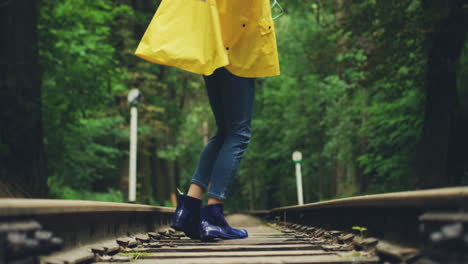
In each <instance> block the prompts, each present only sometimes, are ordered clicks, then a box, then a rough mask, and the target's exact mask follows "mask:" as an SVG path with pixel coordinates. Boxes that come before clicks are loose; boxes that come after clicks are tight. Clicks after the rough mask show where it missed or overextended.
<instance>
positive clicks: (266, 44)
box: [258, 19, 276, 54]
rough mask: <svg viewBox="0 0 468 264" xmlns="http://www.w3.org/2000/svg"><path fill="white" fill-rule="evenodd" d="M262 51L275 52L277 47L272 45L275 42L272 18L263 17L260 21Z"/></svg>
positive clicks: (266, 52)
mask: <svg viewBox="0 0 468 264" xmlns="http://www.w3.org/2000/svg"><path fill="white" fill-rule="evenodd" d="M258 24H259V31H260V41H261V47H262V48H261V51H262V53H263V54H271V53H273V52H275V50H276V47H274V46H273V45H271V43H272V42H274V41H275V40H274V34H273V32H274V25H273V20H271V19H261V20H260V21H259V22H258Z"/></svg>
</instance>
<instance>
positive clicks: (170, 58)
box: [135, 0, 229, 75]
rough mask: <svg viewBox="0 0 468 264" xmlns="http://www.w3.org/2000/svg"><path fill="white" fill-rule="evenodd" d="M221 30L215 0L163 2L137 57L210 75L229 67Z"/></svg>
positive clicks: (145, 35)
mask: <svg viewBox="0 0 468 264" xmlns="http://www.w3.org/2000/svg"><path fill="white" fill-rule="evenodd" d="M220 28H221V26H220V22H219V17H218V10H217V4H216V0H163V1H162V3H161V5H160V6H159V8H158V10H157V12H156V14H155V15H154V17H153V19H152V20H151V22H150V25H149V26H148V29H147V30H146V32H145V34H144V36H143V38H142V40H141V41H140V44H139V45H138V48H137V50H136V52H135V55H137V56H138V57H141V58H143V59H145V60H148V61H150V62H153V63H157V64H162V65H168V66H174V67H178V68H181V69H183V70H186V71H189V72H193V73H197V74H204V75H211V74H212V73H213V72H214V70H216V69H217V68H219V67H223V66H226V65H228V64H229V59H228V55H227V52H226V50H225V47H224V45H223V40H222V35H221V29H220Z"/></svg>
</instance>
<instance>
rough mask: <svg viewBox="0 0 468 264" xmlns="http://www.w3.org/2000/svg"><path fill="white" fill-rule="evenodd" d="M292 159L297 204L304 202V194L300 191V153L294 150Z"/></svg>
mask: <svg viewBox="0 0 468 264" xmlns="http://www.w3.org/2000/svg"><path fill="white" fill-rule="evenodd" d="M293 161H294V163H296V185H297V202H298V203H299V205H303V204H304V195H303V191H302V172H301V161H302V153H301V152H299V151H295V152H294V153H293Z"/></svg>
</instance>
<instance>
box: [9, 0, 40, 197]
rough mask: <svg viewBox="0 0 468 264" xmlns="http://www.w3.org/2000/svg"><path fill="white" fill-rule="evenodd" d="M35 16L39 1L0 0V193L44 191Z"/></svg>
mask: <svg viewBox="0 0 468 264" xmlns="http://www.w3.org/2000/svg"><path fill="white" fill-rule="evenodd" d="M37 18H38V1H35V0H15V1H0V32H2V41H0V98H1V100H2V102H1V103H0V184H2V185H3V186H9V187H6V188H7V189H8V190H7V191H4V193H3V195H4V196H33V197H43V196H46V195H47V185H46V175H47V170H46V165H45V155H44V147H43V132H42V114H41V113H42V105H41V73H40V69H39V65H38V37H37ZM23 186H26V187H23ZM1 188H2V186H0V189H1ZM26 190H27V191H26ZM0 195H2V192H0Z"/></svg>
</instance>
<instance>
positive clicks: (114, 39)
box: [0, 0, 468, 210]
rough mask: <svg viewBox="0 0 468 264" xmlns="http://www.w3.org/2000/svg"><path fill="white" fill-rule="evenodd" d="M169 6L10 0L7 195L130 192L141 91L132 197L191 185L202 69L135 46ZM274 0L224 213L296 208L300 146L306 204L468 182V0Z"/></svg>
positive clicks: (4, 142)
mask: <svg viewBox="0 0 468 264" xmlns="http://www.w3.org/2000/svg"><path fill="white" fill-rule="evenodd" d="M163 1H169V0H163ZM221 1H222V0H221ZM253 1H256V0H253ZM160 2H161V1H159V0H138V1H137V0H95V1H88V0H13V1H12V0H0V28H1V32H2V41H1V42H0V62H1V63H0V87H1V88H0V98H1V103H0V197H45V198H58V199H80V200H81V199H83V200H101V201H114V202H125V201H126V200H127V198H126V197H127V192H128V191H127V190H128V187H127V186H128V166H129V162H128V159H129V158H128V155H129V151H128V147H129V123H130V121H129V116H130V107H129V105H128V103H127V94H128V92H129V91H130V89H134V88H138V89H139V90H140V91H141V92H142V94H143V97H144V100H143V102H142V104H140V106H139V108H138V111H139V120H138V123H139V127H138V139H139V141H138V185H137V187H138V192H137V202H138V203H144V204H152V205H163V206H173V205H174V202H175V201H174V200H175V195H176V193H177V188H178V189H180V190H182V191H186V190H187V189H188V186H189V184H190V179H191V177H192V174H193V172H194V170H195V167H196V163H197V160H198V157H199V154H200V151H201V150H202V148H203V146H204V144H206V143H207V141H208V139H209V138H210V137H211V136H212V135H213V134H214V133H215V132H216V126H215V123H214V118H213V117H212V113H211V110H210V106H209V103H208V99H207V96H206V90H205V86H204V82H203V78H202V76H199V75H196V74H193V73H189V72H184V71H182V70H179V69H176V68H172V67H167V66H160V65H156V64H152V63H149V62H147V61H144V60H141V59H139V58H137V57H136V56H134V51H135V49H136V47H137V45H138V43H139V41H140V39H141V37H142V36H143V34H144V32H145V30H146V27H147V26H148V24H149V22H150V20H151V18H152V17H153V15H154V13H155V11H156V10H157V8H158V5H159V4H160ZM278 2H279V3H280V4H281V6H282V8H283V9H284V10H283V11H281V10H280V8H278V7H277V6H275V7H273V9H272V12H273V14H274V15H275V16H276V15H280V16H279V17H278V18H277V19H275V27H276V34H277V40H278V51H279V55H280V64H281V75H280V76H277V77H271V78H258V79H257V80H256V88H255V89H256V99H255V100H256V101H255V111H254V117H253V121H252V140H251V143H250V144H249V148H248V150H247V152H246V155H245V157H244V159H243V160H242V162H241V166H240V170H239V174H238V176H237V177H236V180H235V182H234V185H233V187H232V190H231V196H230V199H229V200H228V203H227V206H228V208H230V209H231V210H246V209H267V208H272V207H277V206H285V205H294V204H297V199H296V178H295V171H294V166H295V165H294V162H293V161H292V158H291V155H292V153H293V152H294V151H301V152H302V154H303V161H302V175H303V188H304V201H305V202H306V203H312V202H317V201H323V200H329V199H335V198H342V197H349V196H355V195H362V194H374V193H384V192H394V191H404V190H415V189H426V188H435V187H445V186H462V185H468V137H466V135H468V39H467V33H468V4H467V3H466V2H465V1H463V0H405V1H401V0H302V1H278Z"/></svg>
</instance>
